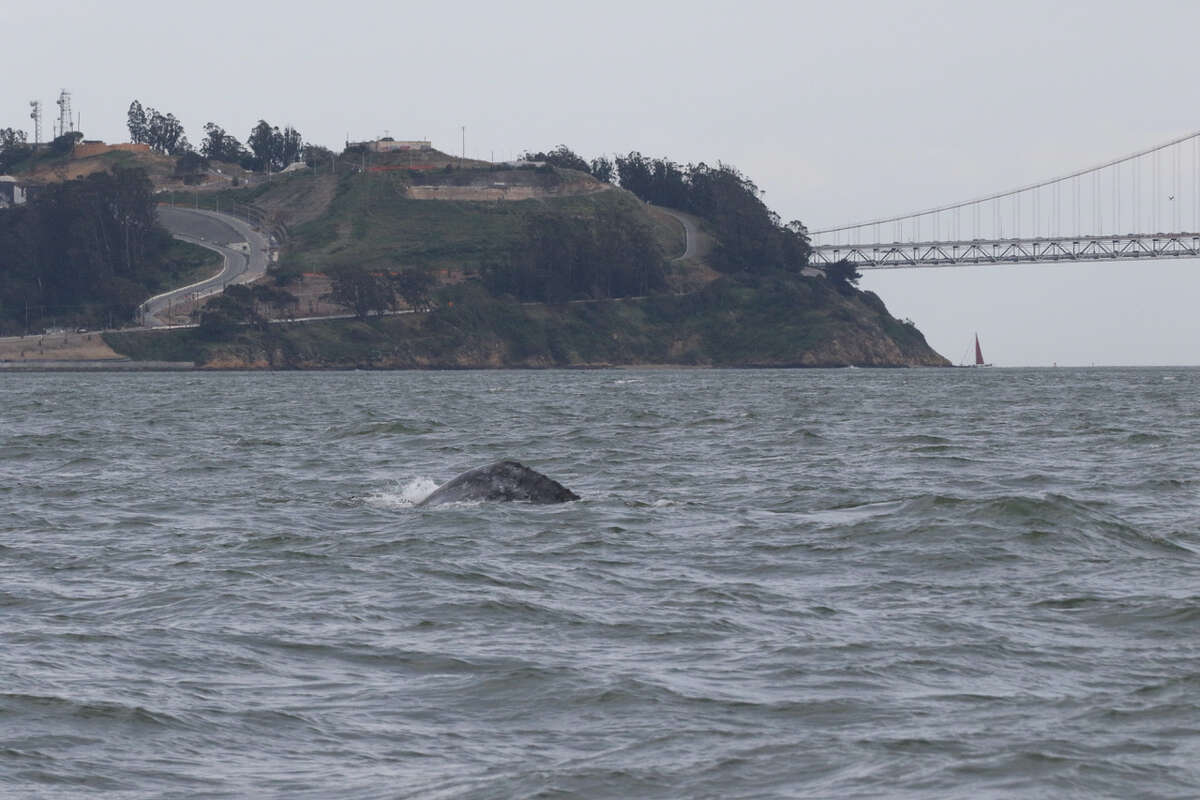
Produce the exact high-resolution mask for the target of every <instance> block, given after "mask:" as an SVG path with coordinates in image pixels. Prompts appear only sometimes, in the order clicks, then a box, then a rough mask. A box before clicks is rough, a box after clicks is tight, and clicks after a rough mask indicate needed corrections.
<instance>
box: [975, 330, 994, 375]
mask: <svg viewBox="0 0 1200 800" xmlns="http://www.w3.org/2000/svg"><path fill="white" fill-rule="evenodd" d="M975 366H977V367H990V366H991V364H985V363H984V362H983V350H981V349H980V347H979V334H978V333H977V334H975Z"/></svg>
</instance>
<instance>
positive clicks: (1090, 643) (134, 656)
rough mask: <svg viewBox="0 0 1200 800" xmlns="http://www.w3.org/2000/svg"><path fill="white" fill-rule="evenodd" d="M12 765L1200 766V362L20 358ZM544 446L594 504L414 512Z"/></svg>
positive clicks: (1174, 784)
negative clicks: (874, 364) (437, 490)
mask: <svg viewBox="0 0 1200 800" xmlns="http://www.w3.org/2000/svg"><path fill="white" fill-rule="evenodd" d="M0 421H2V427H0V471H2V473H0V796H4V797H21V798H24V797H45V798H54V797H91V796H95V795H99V794H104V795H105V796H114V797H189V798H191V797H231V798H233V797H238V798H240V797H289V798H293V797H314V798H315V797H339V798H341V797H349V798H357V797H361V798H378V797H396V798H401V797H421V798H426V797H430V798H451V797H454V798H457V797H469V798H493V797H494V798H507V797H544V798H560V797H561V798H568V797H587V798H592V797H613V798H616V797H639V798H643V797H644V798H660V797H661V798H684V797H687V798H691V797H697V798H701V797H703V798H743V797H745V798H749V797H753V798H769V797H880V796H888V797H901V798H903V797H913V798H916V797H922V798H924V797H963V798H966V797H971V798H980V797H984V798H986V797H1023V798H1030V797H1054V798H1061V797H1080V798H1083V797H1087V798H1091V797H1101V796H1110V797H1133V796H1137V797H1194V796H1196V795H1197V794H1200V560H1198V558H1197V553H1198V551H1200V525H1198V519H1200V513H1198V512H1200V502H1198V498H1197V490H1198V488H1200V483H1198V479H1197V467H1198V465H1200V454H1198V450H1197V447H1198V443H1200V371H1197V370H1185V369H1148V370H1041V371H1020V370H982V371H970V370H928V371H867V370H844V371H761V372H760V371H745V372H743V371H729V372H715V371H646V372H638V371H612V372H486V373H479V372H465V373H434V374H429V373H338V374H266V375H263V374H207V375H178V374H167V375H128V376H127V375H13V374H10V375H5V376H3V378H2V383H0ZM505 456H510V457H515V458H518V459H520V460H522V461H524V462H526V463H528V464H529V465H531V466H534V467H536V468H537V469H539V470H541V471H543V472H546V473H547V474H549V475H551V476H552V477H554V478H557V479H558V480H560V481H562V482H563V483H564V484H566V485H567V486H569V487H571V488H572V489H574V490H575V491H577V492H578V493H580V494H581V495H583V497H584V499H583V500H582V501H581V502H578V503H572V504H568V505H563V506H557V507H533V506H528V505H499V504H495V505H482V504H477V505H453V506H446V507H439V508H432V509H423V508H413V507H412V504H411V503H412V500H414V499H419V498H420V497H421V496H423V494H424V493H426V492H428V491H429V490H431V489H432V488H433V486H434V485H435V484H436V483H437V482H440V481H443V480H445V479H447V478H449V477H451V476H453V475H454V474H455V473H456V472H458V471H461V470H464V469H467V468H469V467H473V466H477V465H480V464H483V463H486V462H488V461H491V460H495V459H497V458H501V457H505Z"/></svg>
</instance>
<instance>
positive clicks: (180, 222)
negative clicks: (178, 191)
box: [138, 206, 270, 328]
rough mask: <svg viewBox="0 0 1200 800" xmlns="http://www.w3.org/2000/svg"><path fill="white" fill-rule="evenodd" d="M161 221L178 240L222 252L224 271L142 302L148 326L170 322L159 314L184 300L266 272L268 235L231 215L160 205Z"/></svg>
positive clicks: (145, 322)
mask: <svg viewBox="0 0 1200 800" xmlns="http://www.w3.org/2000/svg"><path fill="white" fill-rule="evenodd" d="M158 218H159V221H160V222H161V223H162V224H163V227H165V228H166V229H167V230H168V231H170V232H171V235H173V236H174V237H175V238H176V239H181V240H183V241H185V242H191V243H192V244H198V245H200V246H201V247H207V248H208V249H209V250H213V251H215V252H217V253H220V254H221V255H222V256H223V257H224V259H225V261H224V264H223V266H222V268H221V271H220V272H219V273H217V274H216V275H214V276H212V277H211V278H207V279H206V280H202V281H198V282H197V283H193V284H191V285H190V286H184V287H181V288H179V289H173V290H171V291H169V292H163V293H162V294H159V295H155V296H154V297H151V298H150V299H149V300H147V301H145V302H144V303H142V305H141V306H140V307H139V309H138V310H139V312H140V313H141V317H142V320H143V325H145V326H146V327H148V328H154V327H163V326H165V325H167V323H166V322H164V321H163V320H162V319H160V318H159V316H158V315H159V314H161V313H162V312H163V311H166V310H168V309H169V308H170V306H172V305H174V304H177V303H179V302H182V301H183V300H185V299H195V298H200V297H207V296H209V295H212V294H217V293H219V292H221V291H223V290H224V289H225V287H226V286H227V285H229V284H231V283H249V282H251V281H253V280H255V279H256V278H259V277H261V276H262V275H264V274H266V271H267V263H268V258H269V254H270V241H269V239H268V237H267V236H266V234H263V233H261V232H259V231H257V230H255V229H254V228H253V227H252V226H251V225H249V224H248V223H246V222H245V221H244V220H241V219H238V218H237V217H232V216H229V215H228V214H218V213H216V212H214V211H199V210H195V209H190V208H176V207H171V206H160V207H159V209H158Z"/></svg>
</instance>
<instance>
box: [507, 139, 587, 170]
mask: <svg viewBox="0 0 1200 800" xmlns="http://www.w3.org/2000/svg"><path fill="white" fill-rule="evenodd" d="M521 159H522V160H523V161H544V162H545V163H547V164H549V165H550V166H552V167H562V168H563V169H575V170H579V171H580V172H589V171H590V169H589V166H588V162H586V161H584V160H583V159H582V158H581V157H580V156H578V155H576V154H575V152H574V151H572V150H571V148H569V147H567V146H566V145H565V144H560V145H559V146H558V147H556V148H554V149H553V150H551V151H550V152H549V153H540V152H539V153H530V152H525V153H522V154H521Z"/></svg>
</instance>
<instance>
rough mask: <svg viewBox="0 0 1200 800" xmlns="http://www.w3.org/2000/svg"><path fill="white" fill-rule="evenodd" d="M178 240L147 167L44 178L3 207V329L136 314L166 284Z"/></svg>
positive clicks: (92, 323) (0, 240) (0, 324)
mask: <svg viewBox="0 0 1200 800" xmlns="http://www.w3.org/2000/svg"><path fill="white" fill-rule="evenodd" d="M171 244H172V240H171V236H170V234H168V233H167V231H166V230H164V229H163V228H162V227H160V226H159V224H158V217H157V214H156V211H155V203H154V197H153V187H152V186H151V183H150V180H149V179H148V178H147V177H146V174H145V172H144V171H142V170H140V169H121V168H117V169H114V170H113V172H111V173H108V172H99V173H95V174H92V175H89V176H87V177H86V178H80V179H78V180H73V181H65V182H62V183H56V184H50V185H47V186H44V187H42V188H41V189H39V190H38V192H36V193H35V194H33V195H32V196H31V198H30V200H29V202H28V203H26V204H25V205H22V206H18V207H16V208H11V209H7V210H5V211H3V212H0V329H3V330H4V331H5V332H6V333H10V334H11V333H19V332H25V331H32V330H37V329H40V328H41V327H44V326H45V325H47V324H50V323H51V322H57V323H69V324H86V325H88V326H89V327H90V326H95V325H98V324H101V323H109V322H110V321H111V322H119V321H124V320H127V319H130V318H131V317H132V316H133V314H134V312H135V310H136V308H137V306H138V305H139V304H140V303H141V302H142V301H143V300H145V299H146V298H147V297H149V296H150V295H151V294H153V293H154V292H155V291H158V290H159V288H160V287H161V286H162V283H163V281H164V279H165V277H166V276H165V275H164V274H163V265H164V261H165V259H166V253H167V251H168V250H169V249H170V248H171Z"/></svg>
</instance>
